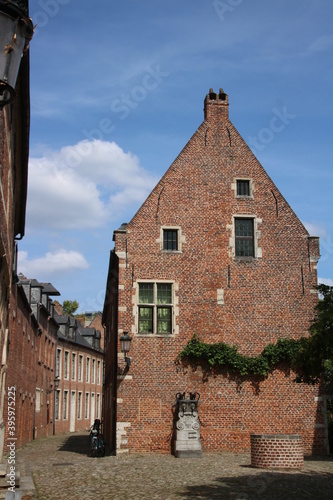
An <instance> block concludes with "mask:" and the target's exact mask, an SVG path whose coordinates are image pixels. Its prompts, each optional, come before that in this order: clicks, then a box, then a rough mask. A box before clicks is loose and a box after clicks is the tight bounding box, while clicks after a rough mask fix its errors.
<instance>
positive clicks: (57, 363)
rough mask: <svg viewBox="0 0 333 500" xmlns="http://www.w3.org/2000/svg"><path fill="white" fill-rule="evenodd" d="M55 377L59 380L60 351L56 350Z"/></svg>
mask: <svg viewBox="0 0 333 500" xmlns="http://www.w3.org/2000/svg"><path fill="white" fill-rule="evenodd" d="M56 377H58V378H61V349H57V358H56Z"/></svg>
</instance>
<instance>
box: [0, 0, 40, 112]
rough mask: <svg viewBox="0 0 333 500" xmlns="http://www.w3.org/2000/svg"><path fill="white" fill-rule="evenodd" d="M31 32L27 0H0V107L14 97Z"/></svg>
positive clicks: (32, 29) (32, 30)
mask: <svg viewBox="0 0 333 500" xmlns="http://www.w3.org/2000/svg"><path fill="white" fill-rule="evenodd" d="M33 32H34V28H33V24H32V20H31V19H30V18H29V16H28V0H23V1H14V0H0V109H2V108H3V107H4V106H5V105H6V104H9V103H10V102H11V101H13V99H14V98H15V97H16V92H15V85H16V80H17V75H18V72H19V69H20V63H21V58H22V56H23V54H24V52H25V51H26V50H27V49H28V47H29V41H30V40H31V39H32V36H33Z"/></svg>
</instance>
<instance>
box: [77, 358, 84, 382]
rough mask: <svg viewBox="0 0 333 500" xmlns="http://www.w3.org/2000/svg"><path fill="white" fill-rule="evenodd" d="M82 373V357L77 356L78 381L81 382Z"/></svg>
mask: <svg viewBox="0 0 333 500" xmlns="http://www.w3.org/2000/svg"><path fill="white" fill-rule="evenodd" d="M82 373H83V356H82V354H79V365H78V380H79V382H82Z"/></svg>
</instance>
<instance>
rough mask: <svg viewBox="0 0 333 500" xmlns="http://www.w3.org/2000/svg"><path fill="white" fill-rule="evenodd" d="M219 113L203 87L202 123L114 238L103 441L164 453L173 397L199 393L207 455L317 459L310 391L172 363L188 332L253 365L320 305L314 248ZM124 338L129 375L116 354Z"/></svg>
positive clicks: (288, 377)
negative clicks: (289, 441) (279, 447)
mask: <svg viewBox="0 0 333 500" xmlns="http://www.w3.org/2000/svg"><path fill="white" fill-rule="evenodd" d="M228 110H229V102H228V96H227V95H226V94H225V93H224V92H223V90H222V89H221V90H220V92H219V93H218V94H215V93H214V92H213V91H212V90H210V92H209V94H208V95H207V96H206V98H205V103H204V121H203V123H202V124H201V125H200V127H199V128H198V129H197V131H196V132H195V133H194V135H193V136H192V138H191V139H190V140H189V142H188V143H187V144H186V146H185V147H184V149H183V150H182V151H181V153H180V154H179V156H178V157H177V158H176V160H175V161H174V162H173V164H172V165H171V166H170V168H169V169H168V171H167V172H166V174H165V175H164V176H163V177H162V179H161V180H160V182H159V183H158V184H157V186H156V187H155V188H154V189H153V191H152V192H151V194H150V195H149V197H148V198H147V200H146V201H145V202H144V204H143V205H142V207H141V208H140V209H139V211H138V212H137V213H136V214H135V216H134V217H133V219H132V220H131V221H130V223H129V224H123V225H122V226H121V228H119V230H117V231H115V232H114V240H115V248H114V250H113V251H112V252H111V258H110V267H109V276H108V284H107V293H106V299H105V306H104V312H103V323H104V325H105V328H106V330H105V335H106V338H105V342H106V388H105V397H106V405H105V422H106V439H107V440H108V442H109V444H111V447H112V448H113V449H114V450H116V449H117V450H118V451H147V452H148V451H161V452H170V451H171V449H172V439H173V428H174V422H173V411H174V404H175V395H176V393H178V392H184V391H186V392H189V391H191V392H195V391H196V392H199V393H200V395H201V399H200V405H199V415H200V420H201V437H202V445H203V450H204V451H205V450H210V451H217V450H219V451H220V450H229V451H244V450H249V449H250V434H251V433H255V434H262V433H270V434H271V433H274V434H276V433H282V434H286V433H288V434H296V433H297V434H300V435H302V437H303V440H304V450H305V452H306V453H316V452H323V451H324V449H325V445H324V430H325V429H324V423H323V412H322V402H321V398H320V397H319V387H318V386H307V385H304V384H296V383H295V382H294V381H293V380H294V374H293V373H290V371H289V369H288V367H287V366H284V365H281V366H279V367H278V368H277V369H276V370H274V371H273V372H272V373H270V374H269V375H268V377H267V378H265V379H259V378H256V377H247V378H240V377H237V376H234V375H232V374H230V373H229V372H228V371H227V370H226V369H225V370H224V369H220V370H215V371H213V370H211V369H210V368H209V367H207V366H205V365H204V364H201V365H200V364H199V363H198V364H197V366H193V365H185V364H178V363H177V362H176V359H177V356H178V354H179V352H180V351H181V350H182V348H183V347H184V346H185V345H186V344H187V342H188V341H189V340H190V339H191V338H192V336H193V334H197V335H198V336H199V337H200V338H201V339H202V340H203V341H206V342H209V343H214V342H218V341H223V342H226V343H228V344H230V345H235V346H237V348H238V350H239V352H240V353H242V354H245V355H248V356H255V355H257V354H259V353H260V352H261V351H262V349H263V348H264V347H265V346H266V345H267V344H269V343H272V342H273V343H275V342H276V341H277V340H278V339H279V338H294V339H298V338H300V337H301V336H302V335H306V334H307V331H308V327H309V323H310V321H311V319H312V317H313V314H314V306H315V305H316V303H317V300H318V296H317V293H316V290H315V285H316V284H317V269H316V264H317V261H318V258H319V243H318V238H311V237H310V236H309V234H308V232H307V230H306V229H305V228H304V226H303V224H302V223H301V221H300V220H299V219H298V218H297V216H296V215H295V213H294V212H293V210H292V209H291V207H290V206H289V205H288V203H287V202H286V200H285V199H284V198H283V196H282V194H281V193H280V192H279V190H278V189H277V187H276V186H275V185H274V183H273V182H272V180H271V179H270V178H269V176H268V175H267V173H266V172H265V170H264V168H263V167H262V166H261V164H260V163H259V162H258V160H257V159H256V157H255V156H254V154H253V153H252V151H251V150H250V149H249V147H248V146H247V144H246V143H245V142H244V140H243V139H242V138H241V136H240V135H239V133H238V132H237V130H236V129H235V127H234V126H233V125H232V123H231V122H230V120H229V112H228ZM295 189H296V186H295ZM172 239H173V240H175V241H173V242H172V241H171V240H172ZM163 304H165V305H163ZM125 331H128V332H129V333H130V334H131V336H132V345H131V350H130V353H129V355H130V357H131V358H132V362H131V365H130V367H129V369H128V368H127V367H126V365H125V363H124V359H123V354H121V353H119V350H120V349H119V338H120V336H121V335H122V334H123V332H125ZM117 433H118V436H117Z"/></svg>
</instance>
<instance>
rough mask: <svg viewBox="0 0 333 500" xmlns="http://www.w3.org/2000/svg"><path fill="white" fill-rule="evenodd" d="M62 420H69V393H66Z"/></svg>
mask: <svg viewBox="0 0 333 500" xmlns="http://www.w3.org/2000/svg"><path fill="white" fill-rule="evenodd" d="M62 418H63V420H67V419H68V391H64V399H63V407H62Z"/></svg>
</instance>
